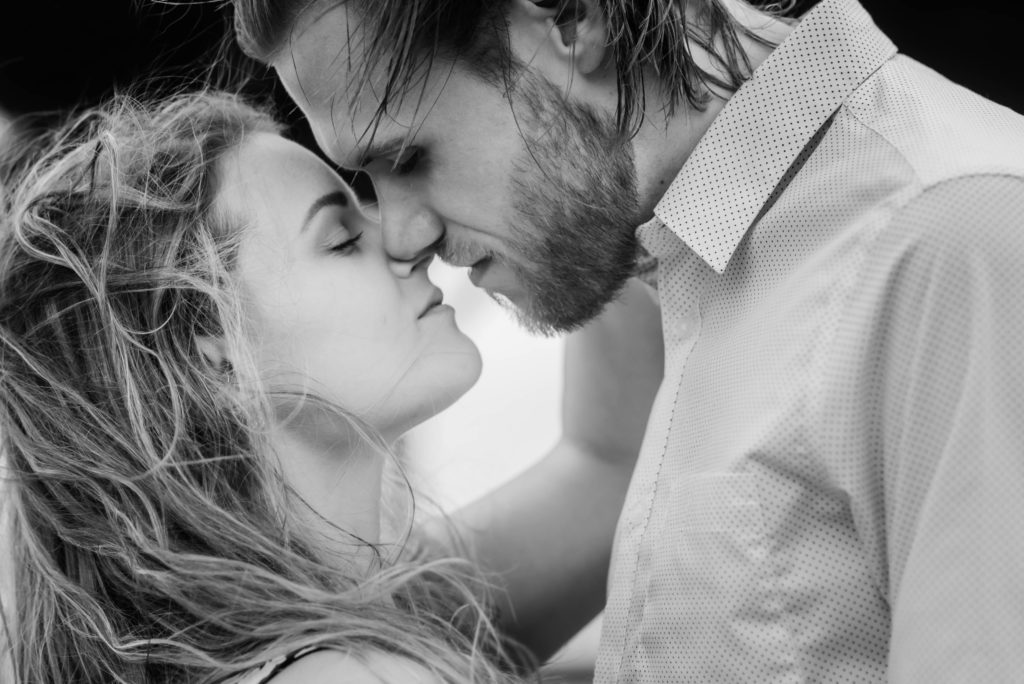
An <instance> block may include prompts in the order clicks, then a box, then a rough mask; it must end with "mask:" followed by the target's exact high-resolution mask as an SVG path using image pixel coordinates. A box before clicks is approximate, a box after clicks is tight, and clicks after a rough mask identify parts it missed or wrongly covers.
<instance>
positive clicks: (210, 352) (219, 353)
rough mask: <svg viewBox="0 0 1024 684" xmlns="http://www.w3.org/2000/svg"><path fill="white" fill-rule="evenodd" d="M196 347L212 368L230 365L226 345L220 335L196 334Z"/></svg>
mask: <svg viewBox="0 0 1024 684" xmlns="http://www.w3.org/2000/svg"><path fill="white" fill-rule="evenodd" d="M196 348H197V349H198V350H199V353H200V354H202V355H203V358H204V359H206V362H207V363H209V364H210V365H211V366H212V367H213V368H226V367H229V366H230V365H231V359H230V358H229V357H228V352H227V345H226V344H225V343H224V339H223V338H221V337H216V336H213V335H198V336H196Z"/></svg>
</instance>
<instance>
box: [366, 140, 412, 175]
mask: <svg viewBox="0 0 1024 684" xmlns="http://www.w3.org/2000/svg"><path fill="white" fill-rule="evenodd" d="M405 144H406V136H404V135H395V136H392V137H390V138H387V139H385V140H374V141H373V142H371V143H370V144H369V145H367V146H366V147H364V148H363V149H362V151H360V152H359V153H358V155H357V156H356V168H357V169H362V168H365V167H366V165H367V164H369V163H370V162H372V161H373V160H374V159H377V158H378V157H383V156H385V155H388V154H391V153H392V152H394V151H396V150H400V149H402V147H403V146H404V145H405Z"/></svg>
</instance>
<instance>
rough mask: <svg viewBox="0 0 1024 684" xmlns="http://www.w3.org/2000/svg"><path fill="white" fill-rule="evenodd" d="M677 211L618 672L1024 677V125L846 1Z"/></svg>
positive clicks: (664, 237)
mask: <svg viewBox="0 0 1024 684" xmlns="http://www.w3.org/2000/svg"><path fill="white" fill-rule="evenodd" d="M950 47H951V49H955V41H952V40H951V42H950ZM1008 67H1009V65H1008ZM1007 77H1008V78H1016V77H1017V74H1016V73H1013V74H1009V73H1008V75H1007ZM655 215H656V218H654V219H653V220H651V221H650V222H649V223H647V224H645V225H644V226H642V227H641V228H640V229H639V233H638V234H639V237H640V239H641V242H642V244H643V245H644V247H645V248H646V249H647V250H648V251H649V252H651V254H653V255H654V256H655V257H657V259H658V272H657V278H658V297H659V300H660V302H661V308H662V318H663V324H664V334H665V348H666V362H665V370H666V375H665V379H664V382H663V384H662V387H661V389H660V391H659V394H658V397H657V399H656V401H655V404H654V409H653V412H652V415H651V419H650V423H649V425H648V431H647V436H646V439H645V442H644V446H643V449H642V452H641V455H640V458H639V461H638V465H637V468H636V471H635V474H634V476H633V481H632V483H631V486H630V491H629V494H628V497H627V500H626V504H625V507H624V509H623V514H622V517H621V520H620V523H619V527H618V532H617V535H616V545H615V552H614V554H613V561H612V569H611V576H610V580H609V600H608V605H607V609H606V611H605V615H604V623H603V631H602V635H601V644H600V647H599V653H598V661H597V676H596V680H597V681H598V682H601V683H607V682H650V683H655V682H664V683H669V682H671V683H677V682H721V683H726V682H756V683H758V684H762V683H767V682H883V681H890V682H899V683H903V682H914V683H922V684H943V683H947V682H948V683H951V684H952V683H957V684H976V683H984V684H987V683H992V682H1024V117H1021V116H1019V115H1017V114H1015V113H1013V112H1012V111H1010V110H1008V109H1006V108H1003V107H1000V106H998V105H996V104H993V103H991V102H989V101H987V100H985V99H983V98H981V97H979V96H978V95H975V94H974V93H971V92H969V91H967V90H965V89H963V88H961V87H959V86H957V85H955V84H953V83H951V82H949V81H948V80H946V79H945V78H943V77H942V76H940V75H938V74H936V73H935V72H933V71H931V70H929V69H928V68H926V67H924V66H922V65H921V64H918V63H916V62H914V61H913V60H911V59H908V58H906V57H904V56H901V55H897V54H896V49H895V47H894V46H893V44H892V43H891V42H890V41H889V39H888V38H886V37H885V36H884V35H883V34H882V33H881V32H880V31H879V30H878V29H877V28H876V27H875V26H874V24H873V23H872V22H871V19H870V17H869V16H868V15H867V13H866V12H865V11H864V10H863V9H862V8H861V7H860V5H858V4H857V3H856V2H855V0H825V1H824V2H822V3H821V4H819V5H818V6H817V7H816V8H815V9H814V10H812V11H811V12H810V13H808V15H806V16H805V17H804V18H803V19H802V20H801V21H800V23H799V25H798V26H797V27H796V28H795V29H794V31H793V32H792V34H791V35H790V36H789V37H788V38H787V39H786V40H785V41H784V42H783V43H782V44H781V45H780V46H779V47H778V48H776V49H775V50H774V51H773V53H772V54H771V55H770V57H769V58H768V59H767V60H766V61H765V62H764V63H763V64H762V65H761V66H760V67H759V68H758V69H757V70H756V72H755V73H754V75H753V77H752V79H751V80H750V81H749V82H748V83H746V84H745V85H744V86H743V87H742V88H741V89H740V90H739V91H738V92H737V93H736V94H735V95H734V96H733V97H732V98H731V100H730V101H729V102H728V103H727V105H726V106H725V108H724V109H723V110H722V111H721V113H720V114H719V115H718V116H717V117H716V119H715V121H714V122H713V124H712V126H711V128H710V129H709V130H708V132H707V134H706V135H705V136H704V138H703V139H702V140H701V142H700V144H699V145H698V146H697V148H696V150H695V151H694V152H693V154H692V155H691V157H690V158H689V159H688V161H687V162H686V164H685V166H684V167H683V169H682V171H681V172H680V174H679V175H678V177H677V178H676V179H675V181H674V183H673V184H672V185H671V186H670V188H669V190H668V191H667V192H666V194H665V196H664V198H663V199H662V200H661V202H660V203H659V204H658V206H657V208H656V210H655Z"/></svg>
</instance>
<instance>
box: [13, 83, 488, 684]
mask: <svg viewBox="0 0 1024 684" xmlns="http://www.w3.org/2000/svg"><path fill="white" fill-rule="evenodd" d="M256 131H276V125H275V124H274V122H273V120H272V119H271V118H270V117H269V116H268V115H266V114H265V113H262V112H261V111H259V110H257V109H254V108H253V107H251V106H250V105H247V104H245V103H243V102H242V101H241V100H240V99H238V98H236V97H233V96H230V95H225V94H215V93H198V94H192V95H188V96H179V97H176V98H174V99H172V100H169V101H164V102H162V103H160V104H159V105H157V106H148V107H146V106H142V105H140V104H139V103H137V102H134V101H132V100H130V99H128V98H120V99H118V100H117V101H115V102H114V103H113V104H110V105H108V106H105V107H103V108H99V109H96V110H93V111H91V112H89V113H87V114H85V115H82V116H80V117H79V118H77V120H75V121H74V122H72V123H70V124H68V125H67V126H66V127H64V128H63V129H62V130H61V131H60V132H59V133H57V134H55V135H54V137H53V138H52V140H50V141H49V145H48V148H47V150H46V151H45V152H44V153H41V154H37V155H36V159H35V160H34V162H33V163H31V164H29V165H27V166H26V167H23V168H22V170H21V171H20V172H19V177H18V178H17V179H15V180H14V184H13V186H11V188H10V190H11V192H10V193H9V195H8V197H7V198H6V200H5V202H4V205H5V206H4V208H3V227H2V235H0V439H2V457H3V459H4V467H5V471H6V472H5V477H4V479H5V482H4V486H5V489H6V491H5V493H4V496H3V499H2V505H3V506H5V507H6V510H5V514H6V516H7V517H8V518H9V524H10V530H9V535H10V544H11V548H12V550H13V555H12V561H13V566H14V569H13V574H14V578H13V580H14V595H15V596H16V600H15V604H16V605H15V606H13V610H12V606H10V605H8V606H5V608H6V609H8V610H6V611H5V612H6V613H7V614H8V617H9V618H10V620H8V623H9V624H7V630H6V631H7V640H8V641H9V645H10V649H11V655H12V658H11V660H12V661H13V668H14V672H15V680H16V681H17V682H24V683H26V684H27V683H31V684H58V683H59V684H66V683H68V682H75V683H76V684H90V683H97V684H99V683H103V684H106V683H108V682H132V683H141V682H217V681H222V680H224V679H226V678H229V677H231V676H232V675H235V674H238V673H240V672H243V671H245V670H246V669H248V668H251V667H253V666H256V665H259V664H261V663H263V662H264V661H266V660H268V659H271V658H273V657H276V656H279V655H284V654H286V653H289V652H293V651H295V650H297V649H300V648H303V647H306V646H315V645H320V646H326V647H334V648H338V649H342V650H345V651H347V652H349V653H352V654H353V655H355V656H356V657H358V656H359V654H360V653H367V652H370V651H375V652H380V651H385V652H390V653H394V654H397V655H399V656H402V657H405V658H408V659H410V660H412V661H415V662H418V663H420V664H422V665H423V666H425V667H426V668H428V669H429V670H430V671H432V672H433V673H435V675H436V676H438V677H439V678H440V679H441V681H446V682H467V681H474V682H477V681H479V682H497V681H506V680H507V678H508V675H506V674H504V673H505V671H506V668H505V664H506V663H507V661H506V660H505V655H504V654H505V651H504V650H503V647H502V646H501V643H500V641H499V640H498V638H497V636H496V634H495V632H494V630H493V629H492V627H491V624H490V622H489V620H488V616H487V610H486V608H485V605H486V604H485V602H484V598H483V596H484V594H485V591H484V589H485V584H484V583H483V582H482V580H481V579H480V578H479V577H478V575H477V574H475V572H474V571H473V570H472V569H471V567H470V566H469V565H468V564H466V563H464V562H462V561H456V560H452V559H434V560H430V559H416V560H415V561H414V560H413V559H410V558H409V555H410V554H404V555H402V556H401V558H403V560H397V559H392V560H390V561H385V562H382V563H380V564H378V565H377V566H375V569H374V570H372V571H366V570H362V571H359V570H357V569H355V568H356V565H355V564H353V567H352V568H347V569H346V568H339V567H338V564H337V563H335V562H328V561H327V560H326V559H325V558H323V556H322V555H321V553H319V552H318V549H319V548H320V544H319V542H318V541H317V539H316V538H314V537H313V536H312V534H311V532H310V531H309V530H308V529H304V528H303V527H302V525H301V524H300V523H299V520H300V518H301V516H295V515H289V511H294V510H295V509H294V506H295V505H296V501H295V499H296V498H297V497H296V495H295V494H294V493H292V492H291V491H290V490H289V488H288V485H287V483H286V482H285V481H284V480H283V478H282V475H281V473H280V469H279V468H278V467H277V466H276V465H275V464H276V463H277V461H276V456H275V455H274V454H272V453H271V449H270V445H269V442H268V439H267V435H268V434H269V427H270V424H271V421H272V417H273V410H272V407H271V404H272V399H273V398H272V397H271V396H270V395H269V394H268V393H267V391H266V390H265V389H264V388H263V387H262V385H261V384H260V381H259V378H258V373H257V372H256V370H255V368H254V366H253V365H252V363H251V362H246V361H245V359H247V358H250V356H249V355H247V354H246V351H245V350H246V348H247V343H246V340H247V334H251V333H247V331H246V325H245V320H244V317H243V315H242V313H241V306H240V299H239V296H238V293H237V291H236V288H235V286H234V285H233V280H232V263H233V259H234V256H235V254H236V252H237V245H238V239H237V238H238V235H239V234H240V232H241V230H242V226H239V225H233V220H232V218H231V217H228V216H221V215H219V213H218V212H217V211H216V210H215V204H214V198H215V194H216V189H217V179H218V174H217V169H218V160H219V159H220V158H221V157H222V156H223V155H224V154H225V153H226V152H227V151H229V150H231V149H232V148H234V147H235V146H237V145H239V144H240V143H241V142H242V141H243V140H244V139H245V137H246V136H247V135H250V134H251V133H253V132H256ZM209 335H217V336H220V337H222V338H223V339H224V340H226V341H227V343H228V344H229V345H230V346H231V347H232V349H233V350H234V353H233V355H232V360H233V364H232V365H231V366H230V367H227V366H224V367H214V366H213V365H211V363H210V362H209V361H208V360H207V359H206V357H204V355H203V354H202V353H201V351H200V349H199V345H197V342H196V341H197V339H198V338H199V337H200V336H209ZM284 456H286V455H284ZM392 555H397V554H392Z"/></svg>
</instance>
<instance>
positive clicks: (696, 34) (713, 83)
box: [232, 0, 791, 133]
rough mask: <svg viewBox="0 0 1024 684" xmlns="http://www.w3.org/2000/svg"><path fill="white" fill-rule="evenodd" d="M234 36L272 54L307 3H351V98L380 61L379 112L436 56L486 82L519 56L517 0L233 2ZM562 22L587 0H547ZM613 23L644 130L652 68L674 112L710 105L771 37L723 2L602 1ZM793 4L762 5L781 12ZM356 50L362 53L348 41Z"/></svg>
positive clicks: (635, 122) (628, 114)
mask: <svg viewBox="0 0 1024 684" xmlns="http://www.w3.org/2000/svg"><path fill="white" fill-rule="evenodd" d="M232 1H233V5H234V9H235V18H234V22H235V33H236V38H237V40H238V42H239V45H240V46H241V47H242V49H243V50H244V51H245V52H246V53H247V54H249V55H250V56H252V57H254V58H256V59H258V60H261V61H264V62H266V61H269V60H271V59H273V58H274V57H275V56H277V55H278V54H280V52H281V51H282V50H284V49H286V48H287V45H288V42H289V37H290V35H291V32H292V30H293V29H294V26H295V23H296V21H297V20H298V18H299V17H300V15H302V13H303V12H305V11H307V10H314V11H317V10H322V9H324V8H329V7H332V6H336V5H338V4H349V5H350V6H351V8H352V10H353V11H354V13H355V14H357V15H358V16H359V18H360V22H359V23H360V26H359V30H360V36H361V37H360V41H359V43H360V49H361V51H362V54H360V55H358V62H355V63H356V64H358V65H360V68H359V69H358V70H357V72H356V74H357V75H356V79H355V81H356V82H355V83H352V84H350V85H351V86H352V87H351V90H350V91H349V93H348V95H349V97H350V98H351V99H353V100H354V99H355V98H357V97H358V95H359V92H360V91H361V90H362V87H363V85H364V84H365V80H366V79H367V78H368V76H369V74H368V72H369V69H370V68H371V66H372V67H373V68H376V69H380V68H381V65H383V68H384V69H385V75H384V82H385V86H384V89H383V94H382V96H381V105H380V107H379V109H378V112H377V113H378V116H383V115H384V113H385V112H386V111H387V108H388V106H389V104H391V103H394V102H396V101H397V100H399V99H401V97H402V96H404V95H405V94H406V92H407V91H408V90H410V88H411V86H413V85H414V84H415V83H416V82H418V76H419V75H421V74H422V70H423V69H424V67H425V66H426V67H429V65H430V64H432V63H433V62H434V60H435V59H437V58H444V59H449V60H451V59H457V60H459V61H460V62H461V63H464V64H465V65H466V66H467V67H468V68H470V69H471V70H472V71H474V72H476V73H477V74H478V75H482V76H484V77H485V78H486V79H487V80H493V79H494V78H495V76H503V77H504V78H505V81H506V82H507V83H511V82H512V81H511V76H512V75H514V72H515V70H516V69H517V68H518V67H520V66H521V65H520V64H517V63H516V62H515V60H513V59H512V56H511V50H510V47H509V42H508V35H507V24H506V22H505V19H504V16H505V10H506V8H507V7H508V5H509V2H510V0H502V1H500V2H494V1H492V2H485V1H483V0H373V2H365V1H362V2H360V1H358V0H280V1H277V2H274V1H272V0H232ZM548 3H549V4H551V5H552V6H554V7H556V8H557V14H556V23H564V22H566V21H567V20H569V19H572V18H575V17H577V16H579V14H580V12H582V11H584V10H583V9H582V2H581V0H548ZM595 4H596V6H597V10H598V11H599V12H601V13H602V14H603V15H604V17H605V19H606V21H607V25H608V49H609V50H610V51H611V55H612V60H613V62H614V64H615V70H616V73H617V76H618V105H617V109H616V122H617V125H618V128H619V130H620V132H622V133H626V132H628V131H632V130H636V128H637V127H638V126H639V124H640V123H641V121H642V116H643V111H644V72H645V70H647V71H650V72H653V73H654V74H656V75H657V77H658V78H659V79H660V80H661V82H662V85H663V86H664V88H665V91H666V93H667V96H668V101H667V102H666V107H667V113H668V114H672V113H673V112H674V111H675V110H676V108H677V107H678V106H679V105H680V104H681V103H682V102H684V101H685V102H687V103H688V104H689V105H690V106H692V107H695V108H697V109H703V108H704V107H705V106H706V104H707V102H708V100H709V99H710V93H709V87H711V88H717V89H721V90H724V91H728V92H732V91H735V90H736V89H737V88H739V87H740V86H741V85H742V84H743V82H744V81H745V80H746V79H747V78H749V76H750V71H751V69H750V63H749V61H748V59H747V56H746V53H745V52H744V50H743V49H742V46H741V44H740V34H743V35H746V36H748V37H750V38H752V39H754V40H756V41H758V42H764V41H763V40H762V39H761V38H759V37H758V36H756V35H754V34H752V33H751V32H749V31H748V30H746V29H745V28H744V27H742V26H740V25H738V24H737V22H736V21H735V20H734V19H733V18H732V16H731V15H730V13H729V12H728V10H727V9H726V8H725V6H724V4H723V3H722V1H721V0H595ZM788 4H791V3H787V2H782V3H772V4H771V5H768V6H766V7H762V8H761V9H762V10H764V11H770V12H778V13H781V12H782V10H783V8H784V6H787V5H788ZM695 46H696V47H699V48H701V49H703V50H705V51H706V52H707V53H708V54H709V55H710V56H711V59H712V61H713V62H714V64H713V67H714V68H715V71H716V72H717V73H712V72H709V71H707V70H705V69H702V68H701V67H700V66H698V64H697V63H696V62H695V61H694V59H693V57H692V54H691V51H692V49H693V47H695ZM348 51H349V53H350V54H349V57H350V58H351V57H352V53H353V52H354V51H353V49H352V48H351V47H349V48H348Z"/></svg>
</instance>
